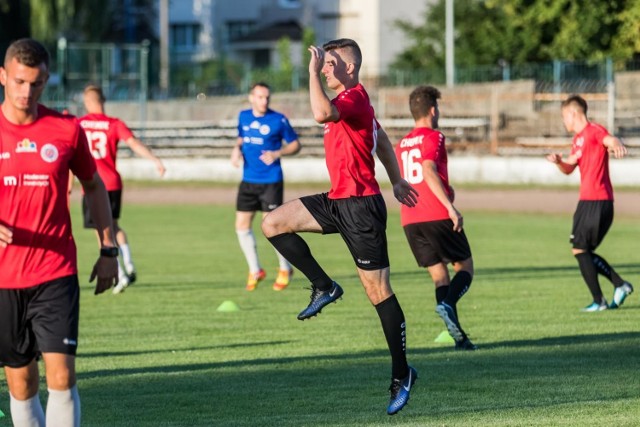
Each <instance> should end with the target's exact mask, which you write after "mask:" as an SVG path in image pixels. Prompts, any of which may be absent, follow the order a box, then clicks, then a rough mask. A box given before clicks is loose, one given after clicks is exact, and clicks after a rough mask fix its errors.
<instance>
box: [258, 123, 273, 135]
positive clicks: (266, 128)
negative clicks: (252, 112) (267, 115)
mask: <svg viewBox="0 0 640 427" xmlns="http://www.w3.org/2000/svg"><path fill="white" fill-rule="evenodd" d="M259 131H260V135H269V132H271V128H270V127H269V125H262V126H260V130H259Z"/></svg>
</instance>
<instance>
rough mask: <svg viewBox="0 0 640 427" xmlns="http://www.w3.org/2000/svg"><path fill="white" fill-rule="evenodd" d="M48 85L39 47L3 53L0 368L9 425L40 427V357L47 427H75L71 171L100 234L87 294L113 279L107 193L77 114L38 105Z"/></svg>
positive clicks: (24, 44)
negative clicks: (91, 284)
mask: <svg viewBox="0 0 640 427" xmlns="http://www.w3.org/2000/svg"><path fill="white" fill-rule="evenodd" d="M48 78H49V53H48V52H47V50H46V49H45V48H44V47H43V46H42V45H41V44H40V43H39V42H37V41H35V40H32V39H20V40H17V41H15V42H13V43H12V44H11V45H10V46H9V48H8V49H7V52H6V54H5V58H4V66H3V67H0V84H2V85H3V86H4V102H3V103H2V106H1V107H0V325H1V326H0V366H3V367H4V372H5V375H6V379H7V385H8V387H9V394H10V409H11V417H12V420H13V423H14V425H15V426H38V427H44V425H45V414H44V411H43V408H42V405H41V404H40V398H39V396H38V387H39V372H38V362H37V361H38V359H39V358H40V357H42V359H43V360H44V366H45V372H46V381H47V388H48V391H49V393H48V394H49V396H48V401H47V411H46V424H47V425H50V426H53V425H63V426H79V425H80V398H79V396H78V389H77V387H76V373H75V354H76V348H77V345H78V312H79V305H78V304H79V291H80V289H79V286H78V276H77V274H78V270H77V264H76V246H75V243H74V241H73V237H72V234H71V221H70V217H69V208H68V204H67V185H68V180H69V170H71V171H72V172H73V173H74V174H75V175H76V176H77V177H78V178H79V180H80V183H81V185H82V187H83V189H84V191H85V194H86V197H87V203H88V205H89V207H90V209H91V213H92V215H93V217H94V218H95V219H96V224H97V226H98V232H99V234H100V242H101V249H100V257H99V258H98V261H97V262H96V264H95V265H94V267H93V271H92V273H91V277H90V281H93V280H94V279H95V278H96V277H97V279H98V281H97V285H96V289H95V293H96V294H99V293H102V292H104V291H105V290H107V289H109V288H110V287H111V286H113V285H114V284H115V282H116V280H117V263H116V257H117V256H118V248H117V247H116V244H115V238H114V237H113V229H112V223H111V215H110V212H109V201H108V198H107V192H106V190H105V188H104V185H103V183H102V180H101V179H100V177H99V175H98V174H97V172H96V166H95V162H94V161H93V158H92V157H91V153H90V152H89V148H88V145H87V140H86V138H85V134H84V132H83V131H82V129H80V127H79V126H78V123H77V121H76V119H75V117H73V116H65V115H62V114H59V113H57V112H55V111H53V110H50V109H48V108H46V107H45V106H43V105H41V104H38V100H39V98H40V95H41V94H42V91H43V90H44V88H45V85H46V83H47V80H48Z"/></svg>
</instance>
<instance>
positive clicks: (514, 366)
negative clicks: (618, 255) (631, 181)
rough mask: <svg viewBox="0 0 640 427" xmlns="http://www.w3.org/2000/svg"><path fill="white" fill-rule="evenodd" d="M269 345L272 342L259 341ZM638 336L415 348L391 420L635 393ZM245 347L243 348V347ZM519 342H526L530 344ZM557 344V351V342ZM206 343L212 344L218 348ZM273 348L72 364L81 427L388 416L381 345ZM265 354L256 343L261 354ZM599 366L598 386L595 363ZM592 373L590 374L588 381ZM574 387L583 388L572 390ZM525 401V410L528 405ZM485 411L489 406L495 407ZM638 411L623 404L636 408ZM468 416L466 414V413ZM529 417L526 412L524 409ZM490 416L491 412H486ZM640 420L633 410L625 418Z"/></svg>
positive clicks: (426, 419)
mask: <svg viewBox="0 0 640 427" xmlns="http://www.w3.org/2000/svg"><path fill="white" fill-rule="evenodd" d="M262 344H264V345H267V346H268V345H270V343H269V342H264V343H262ZM639 345H640V333H635V332H626V333H620V334H613V333H608V334H600V335H598V334H591V335H579V336H562V337H549V338H541V339H534V340H514V341H504V342H496V343H487V344H483V345H482V348H484V349H487V350H491V351H482V350H480V351H477V352H473V353H472V352H466V353H460V352H454V351H453V350H451V349H450V348H446V349H445V348H438V349H431V348H429V349H427V348H422V349H420V348H419V349H411V350H410V351H409V359H410V363H412V364H413V365H414V366H415V367H416V368H417V369H418V371H419V380H418V383H417V387H416V389H415V390H414V392H413V393H412V400H411V403H410V405H409V406H408V407H407V408H406V409H405V410H404V411H403V412H402V414H401V415H400V416H399V417H395V418H393V424H394V425H402V424H409V425H433V423H435V421H437V420H439V421H440V425H442V424H444V423H445V422H446V423H447V424H450V423H451V422H453V421H455V420H457V422H463V423H464V420H465V419H467V420H471V419H473V420H474V421H473V422H476V423H479V424H476V425H480V424H483V422H482V420H481V419H480V420H479V419H478V418H477V417H478V416H481V415H478V413H479V412H484V413H486V416H487V417H492V416H495V414H496V413H499V414H500V417H501V419H503V420H509V416H512V417H513V421H514V422H513V423H512V424H510V423H509V422H508V421H507V422H506V424H505V425H527V419H529V420H531V422H532V424H533V421H535V420H536V419H537V417H538V416H541V415H547V411H548V410H549V408H555V407H558V406H561V405H577V406H576V407H577V408H578V410H579V411H580V410H582V409H581V408H588V407H590V405H593V402H594V401H598V402H600V403H602V402H616V401H619V400H622V399H637V372H636V370H637V365H638V363H639V362H640V360H639V355H638V352H637V348H638V346H639ZM250 347H251V345H248V346H247V348H250ZM527 347H530V348H529V349H528V350H527V349H526V348H527ZM556 347H557V348H556ZM212 350H214V351H215V349H214V348H212ZM280 352H281V353H282V354H281V355H278V356H274V357H260V358H251V357H250V356H249V357H247V358H245V359H241V360H232V361H220V362H217V361H215V353H213V354H212V359H213V361H212V362H210V363H182V364H180V363H179V361H176V363H172V364H169V365H161V366H148V367H135V368H126V367H121V368H113V369H98V370H92V371H89V372H80V373H79V380H80V386H81V390H82V393H83V396H84V397H85V400H86V402H87V403H86V404H83V413H84V414H85V419H86V422H85V425H118V426H128V425H131V426H146V425H149V426H150V425H180V426H182V425H185V426H186V425H203V426H204V425H222V426H263V425H264V426H294V425H295V426H304V425H308V426H320V425H345V426H346V425H380V424H387V423H388V422H390V421H388V420H390V418H388V417H387V416H386V414H385V408H386V404H387V399H388V395H387V392H386V388H387V387H388V381H389V380H388V378H389V356H388V353H387V351H386V349H376V350H371V351H363V352H352V353H344V354H314V355H304V356H287V355H286V352H283V351H282V349H281V350H280ZM262 353H263V352H262ZM612 367H613V369H607V373H606V375H604V376H603V378H606V383H607V386H606V387H595V386H594V385H595V384H596V383H597V382H598V381H599V380H595V379H594V377H593V374H594V372H601V371H602V369H606V368H612ZM594 381H595V382H594ZM577 390H580V392H576V391H577ZM522 408H527V411H530V412H526V413H525V414H523V412H522ZM492 414H493V415H492ZM637 415H638V410H633V411H631V412H630V413H629V416H630V417H636V416H637ZM465 417H468V418H465ZM527 417H530V418H527ZM491 419H492V418H488V419H487V421H488V420H491ZM633 419H637V418H633Z"/></svg>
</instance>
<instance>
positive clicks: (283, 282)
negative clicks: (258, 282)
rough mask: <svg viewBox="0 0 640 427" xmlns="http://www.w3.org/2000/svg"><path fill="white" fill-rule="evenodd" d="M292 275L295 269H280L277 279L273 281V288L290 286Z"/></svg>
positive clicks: (276, 289) (280, 288) (278, 288)
mask: <svg viewBox="0 0 640 427" xmlns="http://www.w3.org/2000/svg"><path fill="white" fill-rule="evenodd" d="M291 276H293V270H278V277H276V281H275V282H274V283H273V290H274V291H281V290H283V289H285V288H286V287H287V286H289V281H290V280H291Z"/></svg>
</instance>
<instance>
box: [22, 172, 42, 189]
mask: <svg viewBox="0 0 640 427" xmlns="http://www.w3.org/2000/svg"><path fill="white" fill-rule="evenodd" d="M22 185H23V186H25V187H48V186H49V175H43V174H36V173H25V174H24V175H22Z"/></svg>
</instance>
